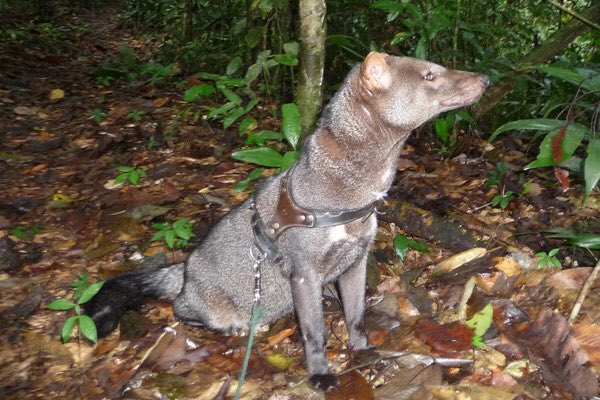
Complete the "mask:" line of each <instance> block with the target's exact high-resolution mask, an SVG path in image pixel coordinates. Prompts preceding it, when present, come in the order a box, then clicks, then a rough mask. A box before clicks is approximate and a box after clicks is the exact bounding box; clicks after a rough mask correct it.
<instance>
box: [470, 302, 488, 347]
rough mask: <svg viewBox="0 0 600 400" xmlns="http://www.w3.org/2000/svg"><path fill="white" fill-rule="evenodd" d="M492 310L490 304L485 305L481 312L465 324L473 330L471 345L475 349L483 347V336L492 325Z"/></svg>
mask: <svg viewBox="0 0 600 400" xmlns="http://www.w3.org/2000/svg"><path fill="white" fill-rule="evenodd" d="M493 317H494V308H493V307H492V305H491V304H488V305H486V306H485V307H484V308H483V309H482V310H481V311H479V312H477V313H475V314H474V315H473V317H471V319H470V320H468V321H466V322H465V325H467V326H468V327H469V328H473V330H474V332H473V339H472V341H471V344H472V345H473V347H474V348H476V349H481V348H482V347H483V344H484V343H483V335H484V334H485V332H486V331H487V330H488V329H489V327H490V326H491V325H492V321H493Z"/></svg>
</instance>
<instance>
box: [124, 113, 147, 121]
mask: <svg viewBox="0 0 600 400" xmlns="http://www.w3.org/2000/svg"><path fill="white" fill-rule="evenodd" d="M145 114H146V111H139V110H138V111H131V112H129V114H127V119H129V120H131V121H133V122H138V121H139V120H140V119H142V116H143V115H145Z"/></svg>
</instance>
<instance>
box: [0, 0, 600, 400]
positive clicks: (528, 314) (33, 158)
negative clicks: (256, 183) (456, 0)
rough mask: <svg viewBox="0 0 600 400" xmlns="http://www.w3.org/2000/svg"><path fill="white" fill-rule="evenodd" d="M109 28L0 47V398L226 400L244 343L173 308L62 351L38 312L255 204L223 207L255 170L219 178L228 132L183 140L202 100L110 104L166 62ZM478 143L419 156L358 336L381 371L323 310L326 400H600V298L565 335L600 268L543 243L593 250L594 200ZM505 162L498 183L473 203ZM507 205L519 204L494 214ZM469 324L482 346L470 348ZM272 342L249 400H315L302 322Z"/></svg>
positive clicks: (467, 139)
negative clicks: (123, 64)
mask: <svg viewBox="0 0 600 400" xmlns="http://www.w3.org/2000/svg"><path fill="white" fill-rule="evenodd" d="M118 11H119V10H113V9H110V10H107V9H106V8H104V9H100V8H99V9H92V10H87V11H86V10H80V9H79V10H76V11H74V12H68V10H59V11H57V12H62V14H60V18H58V17H57V18H56V19H55V20H56V21H60V24H58V23H54V24H50V25H32V26H31V29H29V30H28V31H26V32H25V33H24V35H23V36H22V37H20V39H15V40H14V41H12V42H11V41H6V42H4V43H2V44H1V46H2V48H1V49H0V106H1V107H0V131H1V132H2V142H1V143H0V189H1V190H0V288H1V290H2V295H1V296H0V333H1V336H0V382H1V383H0V397H1V398H5V399H34V398H44V399H54V398H63V399H74V398H83V399H101V398H135V399H156V398H193V399H222V398H231V396H232V393H233V392H234V390H235V388H236V386H237V377H238V373H239V371H240V366H241V363H242V357H243V354H244V349H245V345H246V337H227V336H222V335H218V334H215V333H212V332H209V331H205V330H201V329H198V328H192V327H186V326H181V325H177V323H176V321H175V319H174V317H173V313H172V309H171V307H170V305H169V304H166V303H161V302H158V301H149V302H148V303H147V304H146V305H145V306H144V307H143V309H142V310H141V312H140V313H131V314H128V315H127V317H126V319H125V320H123V321H122V323H121V328H120V329H118V330H117V331H116V332H114V333H113V334H112V335H110V336H109V337H107V338H105V339H102V340H100V341H99V343H98V344H97V345H92V344H91V343H90V342H88V341H87V340H85V339H83V338H81V337H77V335H76V332H77V330H75V331H74V335H73V337H72V338H71V340H70V341H69V342H68V343H66V344H63V343H62V342H61V340H60V332H61V327H62V325H63V323H64V321H65V320H66V318H67V317H69V316H71V315H73V311H69V312H62V311H51V310H49V309H47V306H48V304H50V303H51V302H52V301H53V300H55V299H57V298H71V295H72V292H73V287H72V285H71V283H72V282H74V281H77V280H78V279H79V278H80V277H81V276H83V275H84V274H88V275H89V276H90V277H91V280H92V281H95V280H97V279H105V278H107V277H110V276H113V275H115V274H118V273H120V272H122V271H125V270H129V269H131V268H135V267H140V266H144V267H147V266H149V265H157V264H164V263H171V262H178V261H182V260H185V258H186V256H187V254H189V251H190V249H192V248H193V247H194V246H195V245H197V244H198V243H199V241H200V240H201V238H202V237H203V235H204V234H205V233H206V231H207V230H208V229H209V228H210V226H211V225H212V224H214V222H215V221H217V220H218V219H219V218H220V217H221V216H223V215H224V214H225V213H226V212H227V211H228V210H230V209H231V208H232V207H233V206H235V205H236V204H238V203H240V202H241V201H243V200H244V199H245V198H246V197H247V196H248V192H247V191H246V192H236V191H234V185H235V183H236V182H239V181H240V180H242V179H244V178H246V177H247V175H248V173H249V172H250V171H251V170H252V169H253V167H252V166H251V165H248V164H244V163H239V162H236V161H234V160H233V159H232V158H231V157H230V155H231V152H232V151H233V150H235V149H239V148H240V147H242V146H243V145H244V140H243V138H240V137H239V135H238V133H237V128H236V127H235V125H233V126H232V127H230V128H229V129H227V130H223V129H222V128H221V126H222V125H221V123H220V122H218V121H207V120H206V119H204V118H194V116H196V117H197V116H198V115H202V113H204V112H205V108H203V105H199V104H190V103H186V102H184V101H183V100H182V93H183V91H184V90H185V89H186V88H187V87H189V86H191V85H194V84H197V83H198V81H197V78H194V77H192V76H188V77H181V79H180V81H181V82H182V85H177V84H175V83H174V82H169V81H166V82H165V81H161V80H160V79H159V80H157V81H154V82H153V80H152V79H149V78H148V76H147V75H145V76H143V75H138V76H130V77H129V79H117V80H114V81H110V82H100V80H101V78H100V79H98V76H99V75H98V74H97V71H98V70H99V69H100V68H102V67H103V66H106V65H112V66H115V65H118V63H119V61H118V60H119V54H121V55H123V51H122V48H123V46H127V47H129V48H130V49H132V50H133V53H134V54H135V55H136V57H137V59H138V61H134V62H135V63H138V64H139V63H142V62H147V61H148V60H149V59H150V56H151V53H152V51H153V50H155V47H156V43H154V42H147V41H146V40H145V39H142V38H141V37H136V36H134V35H133V34H131V33H130V32H129V31H128V30H127V29H125V28H123V27H122V26H120V25H119V21H120V19H119V18H116V14H117V13H118ZM120 49H121V50H120ZM141 60H144V61H141ZM171 81H173V80H171ZM101 83H104V84H105V85H102V84H101ZM57 89H58V90H57ZM215 103H216V101H215ZM213 105H218V104H213ZM256 112H257V113H259V114H260V115H257V119H258V120H259V124H260V125H261V128H264V129H271V130H278V129H279V126H278V124H279V122H278V119H277V118H274V117H273V116H271V114H270V113H269V110H268V109H265V108H263V109H261V110H259V111H256ZM480 135H481V136H480ZM487 135H488V133H487V132H483V131H480V132H477V131H474V130H471V131H469V132H461V133H460V134H459V145H458V146H457V150H456V151H454V154H452V155H451V156H448V155H446V157H442V156H441V155H440V151H439V148H437V147H436V145H435V143H434V142H433V141H432V139H431V137H430V136H429V135H427V134H426V133H425V132H416V133H415V134H414V135H413V137H412V138H411V140H410V141H409V143H408V145H407V146H406V149H405V151H404V153H403V155H402V158H401V159H400V160H399V163H398V169H399V174H398V178H397V180H396V182H395V184H394V187H393V189H392V191H390V193H389V196H388V203H387V204H386V206H385V209H386V214H385V215H383V216H382V217H381V221H380V227H379V231H378V237H377V240H376V243H375V245H374V248H373V257H372V258H371V260H370V268H369V278H368V283H369V290H368V295H369V296H368V299H369V310H368V312H367V317H366V322H365V328H366V331H367V334H368V336H369V340H370V342H371V343H372V344H374V345H376V346H377V349H378V350H377V351H369V352H365V353H360V354H353V353H351V352H349V351H348V349H347V348H346V346H345V339H346V337H347V333H346V330H345V325H344V322H343V321H344V320H343V317H342V313H341V311H340V308H339V302H338V301H337V299H336V297H335V296H334V295H333V292H332V293H328V294H329V295H328V296H326V300H325V301H324V307H325V309H326V315H327V326H328V340H327V350H328V357H329V358H330V361H331V365H332V367H333V369H334V371H335V372H336V373H338V374H340V376H341V381H342V387H341V388H340V389H339V390H337V391H333V392H329V393H327V395H326V398H328V399H350V398H354V399H370V398H377V399H399V398H403V399H404V398H406V399H408V398H413V399H428V398H436V399H438V398H444V399H448V398H456V399H460V398H477V399H496V400H500V399H513V398H519V399H541V398H555V399H558V398H565V399H568V398H575V397H577V396H582V397H586V396H588V397H589V396H591V395H595V394H597V384H598V382H597V377H598V371H599V369H600V339H599V338H600V326H599V325H598V324H597V321H598V319H599V318H600V281H596V282H595V283H593V284H592V286H591V290H590V292H589V294H588V296H587V298H586V299H585V301H584V303H583V306H582V308H581V311H580V313H579V315H578V316H577V318H576V319H575V320H574V322H573V324H572V326H569V325H568V324H567V320H566V318H568V316H569V314H570V312H571V309H572V307H573V305H574V303H575V300H576V297H577V294H578V293H579V290H580V289H581V287H582V286H583V283H584V282H585V280H586V278H587V277H588V276H589V275H590V272H591V270H592V267H594V265H596V263H597V261H596V260H595V258H594V254H593V253H592V252H590V251H587V250H585V249H582V248H580V247H577V246H572V245H569V244H568V242H567V241H565V240H563V239H556V238H550V237H549V235H548V234H547V233H545V232H544V231H545V230H547V229H550V228H563V229H569V230H573V231H577V232H586V233H590V234H595V235H598V233H600V221H599V218H598V216H599V215H600V213H599V209H600V199H599V198H598V195H597V193H598V192H597V191H596V192H595V194H592V196H591V197H590V198H589V199H588V200H587V201H586V202H582V189H581V182H579V181H578V180H577V178H572V182H571V188H569V189H568V190H566V191H565V190H563V187H562V186H561V184H560V183H559V182H557V181H556V178H555V177H554V173H553V171H552V169H550V168H547V169H540V170H534V171H528V172H523V171H522V167H523V166H524V165H525V164H527V163H528V162H529V161H531V160H532V158H533V157H535V149H529V152H525V151H524V150H523V149H527V145H526V144H525V143H523V142H521V140H520V139H519V138H518V137H517V136H515V135H505V136H504V137H503V138H502V139H501V140H498V141H497V142H494V143H493V144H492V145H490V144H489V143H487V142H486V141H485V140H484V139H483V138H482V137H485V136H487ZM499 161H502V162H504V163H506V164H507V165H508V166H509V168H508V171H506V173H504V174H501V176H500V175H498V174H497V178H498V179H497V182H496V183H495V184H494V182H490V183H492V184H491V185H485V184H484V182H486V180H488V179H489V178H490V176H493V173H494V170H495V167H496V163H497V162H499ZM132 165H133V166H136V167H142V166H143V167H146V168H147V169H146V176H145V177H142V178H141V179H140V181H139V183H138V184H137V185H133V184H127V183H126V182H125V183H121V184H116V183H115V182H114V179H115V177H116V175H117V174H118V173H119V171H117V168H118V167H123V166H132ZM272 172H273V171H270V172H269V173H272ZM502 188H504V190H505V191H512V192H514V193H515V194H518V196H515V197H514V198H511V199H508V200H507V204H506V207H505V208H502V207H493V206H492V205H491V204H490V202H491V200H492V199H493V198H494V197H495V196H496V195H498V194H499V193H501V191H502ZM181 218H189V219H190V220H193V221H194V233H195V237H193V238H192V240H191V241H190V244H189V245H188V246H187V247H185V248H183V249H181V250H177V251H171V250H170V249H168V248H167V247H166V246H165V244H164V243H163V242H162V241H151V240H150V238H151V237H152V236H153V234H154V233H155V232H156V230H154V229H153V228H152V224H153V223H155V222H163V221H170V222H172V221H175V220H177V219H181ZM403 234H405V235H407V236H410V237H411V239H413V240H415V241H418V242H420V243H423V244H426V245H427V246H428V251H427V252H420V251H416V250H413V249H412V248H410V249H409V250H408V252H407V254H406V256H405V257H404V260H403V261H401V260H400V259H399V258H398V256H397V254H396V251H395V249H394V247H393V246H392V243H393V241H394V238H395V237H397V235H403ZM400 242H401V239H398V240H397V244H398V246H399V247H398V248H401V247H402V245H401V243H400ZM411 244H412V245H413V247H415V246H416V247H418V246H417V245H415V244H414V243H412V242H411ZM409 247H410V246H409ZM553 248H557V249H559V251H558V253H557V254H556V257H557V259H558V261H559V262H560V266H561V268H562V269H560V268H558V267H557V266H554V265H549V266H543V267H540V264H539V263H540V257H539V256H536V253H538V252H547V253H548V252H550V251H551V250H552V249H553ZM223 251H227V249H223ZM597 254H598V253H596V256H597ZM454 255H456V256H457V257H452V256H454ZM550 258H551V257H548V258H547V260H550ZM442 261H445V263H441V262H442ZM550 264H551V263H550ZM465 288H467V289H465ZM469 288H470V289H469ZM357 290H360V288H357ZM327 292H331V291H327ZM467 300H468V301H467ZM487 304H491V305H492V306H493V312H492V308H486V307H485V306H486V305H487ZM465 306H466V308H465ZM460 310H463V311H464V314H465V315H466V319H468V320H470V321H471V323H472V324H473V325H475V326H478V327H479V328H478V329H480V330H481V329H482V328H481V327H483V330H484V331H485V330H486V328H488V327H489V329H487V332H485V334H483V332H480V334H479V335H478V336H479V339H478V340H480V342H481V343H484V344H482V345H481V346H475V347H474V346H473V345H472V342H473V336H474V333H473V330H472V329H470V328H467V327H466V326H465V325H464V324H463V322H464V318H465V317H464V316H463V317H461V315H460V313H459V311H460ZM481 310H484V311H483V312H482V313H481V314H479V315H478V316H476V317H475V318H474V319H472V318H473V315H474V314H475V312H477V311H481ZM268 328H269V329H268V330H265V331H261V332H260V333H259V334H258V336H257V343H256V345H255V349H254V351H253V353H252V357H251V359H250V366H249V373H248V376H247V379H246V382H245V385H244V387H243V390H242V398H247V399H319V398H323V397H324V395H323V393H321V392H318V391H315V390H313V389H312V388H311V387H310V386H309V385H308V383H307V382H306V371H305V368H304V365H303V359H304V357H303V349H302V345H301V337H300V334H299V332H298V328H297V325H296V322H295V319H294V317H293V316H289V317H287V318H284V319H282V320H281V321H278V322H277V323H275V324H273V325H272V326H270V327H268ZM476 341H477V340H476Z"/></svg>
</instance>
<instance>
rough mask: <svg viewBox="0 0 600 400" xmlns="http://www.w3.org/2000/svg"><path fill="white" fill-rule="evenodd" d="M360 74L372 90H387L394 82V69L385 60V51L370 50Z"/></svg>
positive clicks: (364, 82)
mask: <svg viewBox="0 0 600 400" xmlns="http://www.w3.org/2000/svg"><path fill="white" fill-rule="evenodd" d="M360 74H361V78H362V81H363V84H364V85H365V87H366V88H367V89H368V90H370V91H372V92H378V91H381V90H386V89H388V88H389V87H390V86H391V84H392V71H391V69H390V66H389V65H388V64H387V62H386V61H385V53H377V52H374V51H372V52H370V53H369V55H367V57H366V58H365V61H363V63H362V66H361V68H360Z"/></svg>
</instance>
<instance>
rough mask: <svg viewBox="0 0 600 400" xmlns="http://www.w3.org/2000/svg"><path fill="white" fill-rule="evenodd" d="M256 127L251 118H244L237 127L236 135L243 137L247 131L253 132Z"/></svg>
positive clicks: (254, 121)
mask: <svg viewBox="0 0 600 400" xmlns="http://www.w3.org/2000/svg"><path fill="white" fill-rule="evenodd" d="M257 127H258V124H257V123H256V120H255V119H254V118H252V117H246V118H244V119H243V120H242V122H240V126H239V127H238V133H239V134H240V136H242V135H244V134H245V133H246V132H248V131H253V130H255V129H256V128H257Z"/></svg>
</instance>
